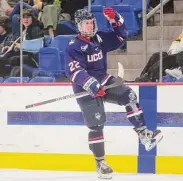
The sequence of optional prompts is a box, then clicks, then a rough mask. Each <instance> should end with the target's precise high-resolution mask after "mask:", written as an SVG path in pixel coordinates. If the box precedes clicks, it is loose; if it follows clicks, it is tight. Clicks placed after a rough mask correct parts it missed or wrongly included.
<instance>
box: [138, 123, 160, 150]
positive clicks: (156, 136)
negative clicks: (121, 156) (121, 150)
mask: <svg viewBox="0 0 183 181" xmlns="http://www.w3.org/2000/svg"><path fill="white" fill-rule="evenodd" d="M134 130H135V131H136V132H137V134H138V136H139V139H140V141H141V143H142V144H143V145H144V146H145V149H146V151H150V150H152V149H153V148H154V147H156V145H157V144H158V143H159V142H160V141H161V140H162V139H163V135H162V133H161V131H160V130H155V131H154V132H153V131H150V130H148V129H147V128H146V126H143V127H140V128H134Z"/></svg>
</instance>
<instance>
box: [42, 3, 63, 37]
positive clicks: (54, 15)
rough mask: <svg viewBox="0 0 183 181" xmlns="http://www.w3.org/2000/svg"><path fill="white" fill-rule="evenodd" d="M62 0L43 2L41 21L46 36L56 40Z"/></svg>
mask: <svg viewBox="0 0 183 181" xmlns="http://www.w3.org/2000/svg"><path fill="white" fill-rule="evenodd" d="M60 3H61V2H60V0H43V9H42V13H41V16H40V18H39V19H40V21H41V22H42V23H43V25H44V30H45V34H46V35H49V36H50V37H51V38H54V36H55V31H56V28H57V24H58V19H59V13H60Z"/></svg>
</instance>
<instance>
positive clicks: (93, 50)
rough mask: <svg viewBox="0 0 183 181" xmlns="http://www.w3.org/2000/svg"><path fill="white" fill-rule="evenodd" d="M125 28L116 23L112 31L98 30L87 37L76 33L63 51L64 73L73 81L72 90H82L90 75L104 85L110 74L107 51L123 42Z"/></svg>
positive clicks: (125, 35) (125, 34) (125, 32)
mask: <svg viewBox="0 0 183 181" xmlns="http://www.w3.org/2000/svg"><path fill="white" fill-rule="evenodd" d="M126 37H127V30H126V28H125V25H124V24H117V26H115V27H113V31H109V32H103V31H98V32H97V33H96V35H95V36H94V37H93V38H91V39H87V38H85V37H83V36H82V35H80V34H78V35H77V36H76V37H75V38H74V39H72V40H71V41H70V42H69V44H68V47H67V49H66V53H65V73H66V76H67V77H68V78H69V79H70V80H71V81H72V82H73V90H74V92H80V91H83V89H82V86H83V84H84V83H85V80H88V78H89V77H90V76H93V77H95V78H96V79H97V80H98V81H99V82H100V83H101V84H102V85H105V83H106V82H107V80H108V78H109V77H110V75H108V74H107V52H109V51H112V50H115V49H117V48H118V47H120V46H121V45H123V44H124V43H125V38H126Z"/></svg>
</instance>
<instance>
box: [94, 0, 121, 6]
mask: <svg viewBox="0 0 183 181" xmlns="http://www.w3.org/2000/svg"><path fill="white" fill-rule="evenodd" d="M122 1H123V0H95V1H94V2H93V3H92V6H108V7H110V6H112V5H117V4H120V3H122Z"/></svg>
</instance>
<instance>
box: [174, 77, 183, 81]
mask: <svg viewBox="0 0 183 181" xmlns="http://www.w3.org/2000/svg"><path fill="white" fill-rule="evenodd" d="M175 82H183V77H182V78H179V79H177V80H176V81H175Z"/></svg>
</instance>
